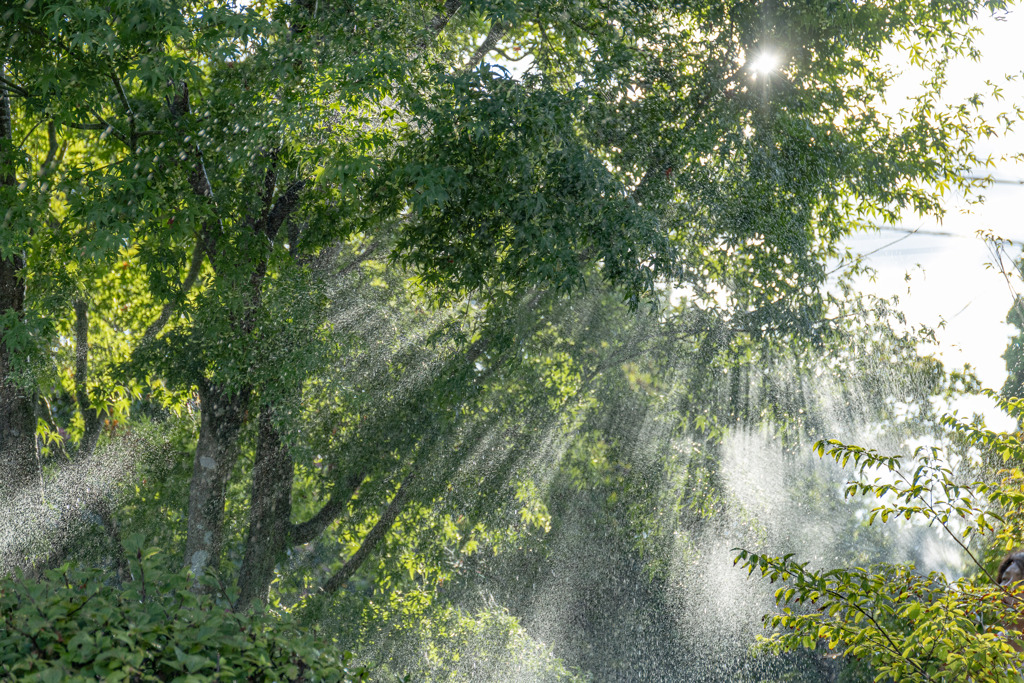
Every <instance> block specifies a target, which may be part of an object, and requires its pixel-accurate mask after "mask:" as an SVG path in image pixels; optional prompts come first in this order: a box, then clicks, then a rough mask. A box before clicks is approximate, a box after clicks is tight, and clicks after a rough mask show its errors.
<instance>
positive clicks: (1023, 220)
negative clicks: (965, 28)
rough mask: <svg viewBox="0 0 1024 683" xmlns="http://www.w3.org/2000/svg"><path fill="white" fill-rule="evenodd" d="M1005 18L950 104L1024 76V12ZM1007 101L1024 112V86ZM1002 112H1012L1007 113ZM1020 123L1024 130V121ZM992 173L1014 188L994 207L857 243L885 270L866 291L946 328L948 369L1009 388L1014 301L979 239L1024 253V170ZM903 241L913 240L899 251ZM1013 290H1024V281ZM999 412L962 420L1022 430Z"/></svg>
mask: <svg viewBox="0 0 1024 683" xmlns="http://www.w3.org/2000/svg"><path fill="white" fill-rule="evenodd" d="M1001 17H1002V19H1001V20H997V19H995V18H991V17H986V18H985V19H984V20H983V21H982V22H981V24H982V26H983V28H984V30H985V36H984V38H983V39H982V40H981V42H980V45H981V49H982V51H983V54H984V56H983V58H982V60H981V61H980V62H970V61H966V60H965V61H964V62H963V63H959V64H957V65H956V67H955V68H954V69H953V70H952V71H951V72H950V79H949V90H948V93H947V100H948V101H950V102H958V101H962V100H963V99H965V98H966V97H967V96H969V95H970V94H971V93H973V92H977V91H985V90H987V88H986V87H985V85H984V83H985V81H986V80H987V79H990V80H993V81H998V80H1001V79H1002V77H1003V75H1004V74H1006V73H1012V72H1016V73H1018V74H1020V72H1021V70H1022V69H1024V59H1022V57H1021V55H1022V54H1024V53H1022V52H1021V41H1022V40H1024V8H1017V9H1016V10H1015V11H1013V12H1011V13H1009V14H1002V15H1001ZM1005 92H1006V100H1007V101H1016V102H1020V103H1024V85H1022V84H1021V83H1020V82H1015V83H1012V84H1007V86H1006V87H1005ZM998 106H999V108H1001V109H1005V108H1006V107H1007V104H1006V102H1003V103H1001V104H1000V105H998ZM994 111H995V110H993V112H994ZM1020 124H1021V125H1022V126H1024V122H1020ZM1018 150H1024V132H1022V131H1017V133H1016V134H1015V135H1014V137H1012V138H1004V139H998V140H997V139H992V140H988V141H985V142H983V143H982V144H981V145H980V147H979V152H980V154H979V156H982V157H983V156H984V155H986V154H990V153H991V154H992V155H993V156H996V157H998V156H1000V155H1003V154H1007V153H1012V152H1015V151H1018ZM988 172H989V173H991V174H992V176H993V177H994V178H997V179H1000V180H1002V181H1009V182H1000V183H998V184H996V185H994V186H992V187H991V188H990V189H988V190H986V191H985V195H986V201H985V203H984V204H982V205H980V206H979V205H974V206H970V207H967V206H966V204H965V202H964V201H963V200H962V198H960V197H950V199H949V201H948V203H947V207H948V211H947V214H946V216H945V218H944V220H943V222H942V223H941V224H938V223H936V222H935V221H933V220H923V221H922V220H914V219H911V220H908V221H907V223H905V224H904V225H903V226H900V227H901V228H903V229H904V230H906V229H908V228H909V229H911V230H913V229H915V228H920V231H919V232H918V233H917V234H912V235H907V233H906V232H899V231H896V230H882V231H880V232H878V233H875V234H866V235H858V236H856V237H854V238H851V239H850V240H849V241H848V243H849V244H850V246H851V247H852V248H853V249H854V251H856V252H858V253H862V254H868V253H870V252H872V251H875V250H878V251H877V252H876V253H873V254H872V255H871V256H869V257H868V263H869V264H870V265H871V266H873V267H874V268H875V269H877V271H878V275H877V279H876V281H875V282H873V283H872V282H867V281H865V282H864V283H863V289H864V290H865V291H871V292H874V293H876V294H879V295H885V296H891V295H894V294H895V295H898V296H899V297H900V304H901V308H902V310H903V311H904V313H905V314H906V316H907V320H908V322H909V323H911V324H926V325H931V326H933V327H938V326H939V325H940V324H942V323H943V322H944V323H945V325H944V327H942V328H941V329H938V330H937V333H938V338H939V347H938V349H936V350H934V352H935V353H936V355H937V356H939V357H940V358H941V359H942V360H943V361H944V362H945V364H946V366H947V367H958V366H962V365H963V364H965V363H969V364H970V365H971V366H972V367H973V368H974V369H975V371H976V372H977V374H978V376H979V377H980V379H981V381H982V382H983V383H984V384H985V385H986V386H988V387H990V388H993V389H999V388H1000V387H1001V386H1002V384H1003V381H1004V380H1005V378H1006V368H1005V365H1004V362H1003V359H1002V358H1001V355H1002V353H1003V351H1004V350H1005V348H1006V344H1007V341H1008V340H1009V338H1010V334H1011V328H1010V327H1009V326H1008V325H1006V324H1005V322H1004V321H1005V319H1006V313H1007V310H1009V308H1010V305H1011V303H1012V301H1013V296H1012V294H1011V289H1010V285H1008V283H1007V281H1006V279H1005V278H1004V277H1003V275H1002V273H1001V272H1000V271H999V269H997V268H993V267H991V266H989V265H988V264H992V263H994V262H995V257H994V255H993V253H992V250H991V248H990V246H989V245H988V244H986V242H985V241H983V240H982V239H980V238H978V237H977V236H976V233H977V231H978V230H984V231H989V232H992V233H995V234H996V235H999V236H1000V237H1004V238H1007V239H1011V240H1013V241H1014V242H1015V243H1017V244H1024V165H1019V164H1014V163H1012V162H1002V163H1000V164H999V165H998V166H997V168H995V169H990V170H989V171H988ZM968 209H969V211H968ZM929 233H944V234H929ZM901 237H904V238H905V239H902V240H900V241H899V242H896V240H899V239H900V238H901ZM894 242H895V243H894ZM1013 255H1014V256H1015V255H1016V254H1015V253H1014V254H1013ZM1006 265H1007V266H1010V265H1011V264H1009V263H1006ZM908 275H909V279H907V276H908ZM1012 286H1013V287H1014V288H1015V290H1016V291H1024V285H1022V284H1021V283H1020V282H1016V283H1013V285H1012ZM989 407H990V402H989V401H988V400H987V399H982V400H978V401H967V402H964V403H962V404H957V408H958V409H959V410H960V411H961V413H964V412H970V411H974V410H978V411H981V410H984V412H985V414H986V416H987V418H988V420H989V423H990V424H991V425H992V426H998V427H1001V428H1010V427H1012V422H1010V421H1008V420H999V419H997V417H996V415H995V414H994V412H993V411H991V410H989V409H988V408H989Z"/></svg>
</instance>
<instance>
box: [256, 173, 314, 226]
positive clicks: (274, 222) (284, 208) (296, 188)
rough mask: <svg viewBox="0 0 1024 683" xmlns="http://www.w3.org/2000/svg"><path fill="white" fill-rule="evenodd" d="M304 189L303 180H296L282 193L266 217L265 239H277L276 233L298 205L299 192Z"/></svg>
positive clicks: (304, 182)
mask: <svg viewBox="0 0 1024 683" xmlns="http://www.w3.org/2000/svg"><path fill="white" fill-rule="evenodd" d="M304 187H306V181H305V180H297V181H295V182H294V183H292V184H291V185H289V186H288V189H287V190H285V191H284V194H282V195H281V196H280V197H278V198H277V201H276V202H275V203H274V208H272V209H271V210H270V214H269V215H268V216H267V220H266V224H265V226H264V230H265V232H266V235H267V238H268V239H270V240H273V239H274V238H275V237H277V233H278V231H280V230H281V226H282V225H284V222H285V221H286V220H288V216H290V215H291V214H292V212H293V211H295V209H296V208H297V207H298V205H299V192H301V191H302V189H303V188H304Z"/></svg>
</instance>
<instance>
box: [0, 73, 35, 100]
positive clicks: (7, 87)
mask: <svg viewBox="0 0 1024 683" xmlns="http://www.w3.org/2000/svg"><path fill="white" fill-rule="evenodd" d="M0 83H2V84H3V87H2V88H0V90H3V91H5V94H6V93H14V94H15V95H20V96H21V97H31V96H32V93H30V92H29V91H28V90H26V89H25V88H23V87H21V86H20V85H18V84H16V83H14V82H13V81H10V80H8V79H7V77H6V76H5V75H3V74H0Z"/></svg>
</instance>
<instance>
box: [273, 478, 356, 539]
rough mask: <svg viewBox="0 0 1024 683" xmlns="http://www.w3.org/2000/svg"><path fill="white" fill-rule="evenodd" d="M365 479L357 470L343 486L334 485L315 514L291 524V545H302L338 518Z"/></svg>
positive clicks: (314, 537)
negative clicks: (325, 500)
mask: <svg viewBox="0 0 1024 683" xmlns="http://www.w3.org/2000/svg"><path fill="white" fill-rule="evenodd" d="M365 479H366V475H364V474H363V473H362V472H359V473H356V474H352V475H350V476H349V477H348V478H346V479H345V481H344V482H343V483H344V485H343V486H341V487H338V486H336V487H335V488H334V490H333V491H332V492H331V497H330V498H328V499H327V502H326V503H324V505H323V507H321V508H320V509H319V510H318V511H317V513H316V514H315V515H313V516H312V517H310V518H309V519H308V520H306V521H305V522H300V523H299V524H293V525H292V528H291V534H290V537H289V540H290V541H291V544H292V545H293V546H294V545H303V544H304V543H309V542H310V541H312V540H314V539H316V537H317V536H319V535H320V534H322V533H323V532H324V530H325V529H326V528H327V527H329V526H330V525H331V524H332V523H333V522H334V520H336V519H337V518H338V515H340V514H341V513H342V512H344V511H345V507H346V506H347V505H348V503H349V501H350V500H352V496H354V495H355V493H356V491H357V490H358V489H359V487H360V485H362V483H363V481H364V480H365Z"/></svg>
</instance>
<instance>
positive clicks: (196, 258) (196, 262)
mask: <svg viewBox="0 0 1024 683" xmlns="http://www.w3.org/2000/svg"><path fill="white" fill-rule="evenodd" d="M203 251H204V245H203V240H202V238H201V237H200V238H196V246H195V247H194V248H193V249H192V261H191V263H190V264H189V267H188V273H186V274H185V279H184V280H183V281H182V283H181V288H180V289H179V290H178V295H177V296H176V297H175V298H174V299H172V300H171V301H168V302H167V303H165V304H164V307H163V309H162V310H161V311H160V317H158V318H157V319H156V320H154V321H153V322H152V323H151V324H150V326H149V327H147V328H146V332H145V333H144V334H143V335H142V343H143V344H147V343H149V342H151V341H153V340H154V339H156V335H158V334H160V330H162V329H164V325H166V324H167V321H168V320H170V318H171V314H172V313H173V312H174V309H175V308H177V306H178V305H179V304H181V302H182V301H184V300H185V297H187V296H188V293H189V291H190V290H191V289H192V286H193V285H194V284H195V282H196V280H197V279H198V278H199V271H200V270H201V269H202V266H203Z"/></svg>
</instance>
